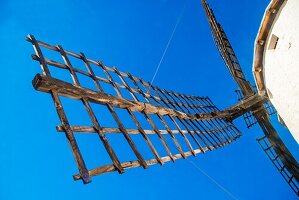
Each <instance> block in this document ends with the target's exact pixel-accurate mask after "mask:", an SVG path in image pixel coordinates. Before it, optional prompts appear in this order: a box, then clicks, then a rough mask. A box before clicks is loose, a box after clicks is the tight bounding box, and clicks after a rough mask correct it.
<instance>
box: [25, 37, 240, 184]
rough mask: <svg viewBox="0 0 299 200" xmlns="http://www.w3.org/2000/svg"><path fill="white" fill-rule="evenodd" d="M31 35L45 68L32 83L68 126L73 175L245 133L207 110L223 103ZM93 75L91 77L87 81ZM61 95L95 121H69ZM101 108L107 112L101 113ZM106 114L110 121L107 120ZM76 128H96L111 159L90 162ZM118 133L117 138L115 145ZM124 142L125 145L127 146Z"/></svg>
mask: <svg viewBox="0 0 299 200" xmlns="http://www.w3.org/2000/svg"><path fill="white" fill-rule="evenodd" d="M27 40H28V41H29V42H31V43H32V45H33V47H34V50H35V53H36V54H35V55H32V58H33V59H34V60H36V61H38V62H39V63H40V66H41V68H42V71H43V74H38V75H36V77H35V78H34V80H33V86H34V88H35V89H36V90H38V91H42V92H46V93H50V94H51V96H52V99H53V101H54V105H55V108H56V111H57V113H58V116H59V119H60V121H61V126H58V127H57V131H59V132H64V133H65V135H66V138H67V140H68V142H69V144H70V147H71V150H72V153H73V155H74V158H75V161H76V163H77V166H78V169H79V173H78V174H76V175H74V179H75V180H79V179H82V180H83V182H84V183H89V182H90V181H91V177H92V176H96V175H100V174H104V173H108V172H113V171H118V172H119V173H123V172H125V170H126V169H130V168H135V167H143V168H144V169H146V168H148V167H149V166H150V165H154V164H160V165H163V164H164V163H166V162H170V161H172V162H175V160H177V159H180V158H184V159H186V158H187V157H188V156H196V155H197V154H199V153H205V152H206V151H209V150H213V149H217V148H220V147H223V146H225V145H228V144H230V143H231V142H233V141H235V140H236V139H237V138H239V137H240V136H241V133H240V131H239V130H238V129H237V128H236V127H235V126H234V125H233V124H232V123H231V122H226V121H225V120H223V119H222V118H217V117H214V118H213V119H211V117H210V115H209V114H210V113H212V112H216V111H218V109H217V107H216V106H215V105H214V104H213V103H212V101H211V100H210V98H208V97H198V96H190V95H183V94H179V93H175V92H169V91H166V90H161V89H160V88H158V87H153V86H152V85H151V84H150V83H148V82H145V81H144V80H142V79H141V78H137V77H135V76H132V75H131V74H130V73H124V72H121V71H119V70H118V69H117V68H110V67H107V66H105V65H104V64H103V63H102V62H99V61H94V60H91V59H89V58H86V57H85V55H84V54H83V53H79V54H77V53H73V52H70V51H67V50H64V49H63V48H62V46H60V45H58V46H53V45H49V44H46V43H44V42H41V41H38V40H36V39H35V38H34V36H32V35H29V36H28V37H27ZM49 52H50V54H47V53H49ZM53 54H55V55H56V57H55V59H54V60H53V58H51V57H48V56H49V55H53ZM47 55H48V56H47ZM57 55H58V58H57ZM73 61H74V62H73ZM82 66H83V67H82ZM57 69H59V70H61V73H59V74H58V75H60V74H63V73H64V74H66V75H65V76H63V77H61V76H57V73H56V74H55V73H54V72H55V70H57ZM67 77H69V78H67ZM83 77H84V79H81V78H83ZM81 80H85V81H81ZM88 81H89V82H90V83H91V84H87V82H88ZM62 97H67V99H72V100H75V101H77V102H79V103H81V107H83V108H84V109H85V110H86V113H87V114H88V116H89V119H90V123H91V125H87V124H86V125H85V124H84V125H83V126H78V124H72V123H71V121H70V120H69V115H68V114H67V113H66V111H65V109H64V106H65V104H64V103H63V101H62ZM96 108H101V109H105V110H106V111H107V112H106V113H105V115H104V114H102V113H98V112H96V111H97V109H96ZM78 109H79V107H78ZM83 114H84V113H82V115H83ZM99 115H100V116H99ZM103 115H104V116H103ZM123 116H125V118H124V119H123V120H122V117H123ZM109 118H111V121H112V122H114V123H113V126H112V127H106V126H103V125H102V124H103V123H104V122H105V121H107V120H108V119H109ZM77 134H87V135H90V134H96V135H98V136H99V141H101V143H102V145H103V147H104V149H105V151H106V153H107V154H108V156H109V157H110V160H109V162H110V163H107V164H103V165H100V166H97V167H95V168H92V169H89V167H88V166H87V164H86V162H85V160H84V159H83V155H82V153H81V151H80V148H79V144H78V142H77V140H76V136H77ZM137 136H140V139H139V140H136V137H137ZM116 139H117V141H118V143H117V144H118V145H115V143H114V145H113V144H112V142H113V140H114V141H115V140H116ZM141 141H143V144H144V145H141V144H140V143H141ZM120 143H121V144H120ZM125 144H126V145H127V149H125V147H123V146H124V145H125ZM119 146H121V147H119ZM118 147H119V148H121V149H119V148H118ZM116 150H117V151H116ZM141 150H142V151H141ZM144 151H145V153H143V152H144ZM117 152H118V153H117ZM119 152H126V154H129V156H130V160H124V159H123V158H122V156H123V154H121V153H119ZM130 152H131V153H130ZM120 154H121V155H120ZM149 154H150V156H149Z"/></svg>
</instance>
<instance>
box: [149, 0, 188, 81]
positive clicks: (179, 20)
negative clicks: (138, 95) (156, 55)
mask: <svg viewBox="0 0 299 200" xmlns="http://www.w3.org/2000/svg"><path fill="white" fill-rule="evenodd" d="M186 4H187V0H186V1H185V4H184V7H183V9H182V11H181V13H180V15H179V16H178V18H177V20H176V23H175V26H174V28H173V30H172V33H171V35H170V37H169V40H168V42H167V44H166V47H165V49H164V51H163V54H162V56H161V59H160V61H159V64H158V66H157V68H156V71H155V74H154V76H153V78H152V81H151V85H153V82H154V81H155V78H156V76H157V74H158V71H159V69H160V67H161V64H162V62H163V60H164V57H165V55H166V52H167V51H168V48H169V46H170V43H171V42H172V39H173V36H174V34H175V32H176V30H177V27H178V25H179V23H180V22H181V20H182V17H183V15H184V13H185V10H186Z"/></svg>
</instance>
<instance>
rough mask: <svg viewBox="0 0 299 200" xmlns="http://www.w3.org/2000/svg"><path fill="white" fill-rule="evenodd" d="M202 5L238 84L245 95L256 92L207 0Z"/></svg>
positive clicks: (222, 53) (216, 42)
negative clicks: (246, 77)
mask: <svg viewBox="0 0 299 200" xmlns="http://www.w3.org/2000/svg"><path fill="white" fill-rule="evenodd" d="M201 2H202V5H203V7H204V10H205V13H206V15H207V17H208V21H209V24H210V27H211V30H212V35H213V38H214V41H215V44H216V47H217V49H218V51H219V52H220V54H221V57H222V59H223V61H224V63H225V65H226V66H227V68H228V70H229V72H230V74H231V75H232V77H233V78H234V80H235V81H236V83H237V84H238V86H239V88H240V90H241V92H242V93H243V95H244V96H245V97H248V96H251V95H253V94H254V91H253V88H252V86H251V84H250V82H248V81H247V80H246V79H245V76H244V74H243V71H242V69H241V67H240V64H239V61H238V59H237V57H236V55H235V52H234V50H233V48H232V46H231V44H230V42H229V40H228V38H227V36H226V34H225V32H224V30H223V29H222V27H221V25H220V24H219V23H218V22H217V20H216V17H215V15H214V12H213V10H212V9H211V8H210V7H209V5H208V4H207V2H206V0H202V1H201Z"/></svg>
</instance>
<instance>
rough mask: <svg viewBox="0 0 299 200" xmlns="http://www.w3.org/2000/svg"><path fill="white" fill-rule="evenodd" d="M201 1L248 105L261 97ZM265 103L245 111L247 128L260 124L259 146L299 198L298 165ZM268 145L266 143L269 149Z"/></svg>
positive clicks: (217, 43) (221, 51) (218, 43)
mask: <svg viewBox="0 0 299 200" xmlns="http://www.w3.org/2000/svg"><path fill="white" fill-rule="evenodd" d="M201 2H202V5H203V8H204V10H205V13H206V15H207V18H208V21H209V24H210V27H211V30H212V35H213V38H214V40H215V43H216V46H217V49H218V51H219V52H220V54H221V56H222V58H223V60H224V62H225V65H226V66H227V68H228V70H229V72H230V73H231V75H232V77H233V79H234V80H235V82H236V83H237V85H238V86H239V89H240V91H241V96H242V97H244V99H243V98H242V100H243V101H242V102H246V101H245V100H246V99H249V98H251V96H260V95H259V94H257V93H256V92H255V91H254V89H253V87H252V86H251V84H250V83H249V81H247V80H246V78H245V76H244V74H243V72H242V69H241V67H240V64H239V62H238V59H237V57H236V55H235V53H234V51H233V48H232V46H231V44H230V42H229V40H228V38H227V36H226V34H225V32H224V30H223V29H222V27H221V25H220V24H219V23H218V22H217V20H216V17H215V15H214V13H213V10H212V9H211V8H210V7H209V5H208V3H207V2H206V0H202V1H201ZM264 98H266V97H264ZM242 102H241V103H240V104H241V105H240V104H239V108H242V107H243V106H242ZM247 102H248V101H247ZM264 104H265V102H263V101H258V102H254V103H253V104H252V105H251V106H249V109H247V110H246V113H247V115H246V116H245V118H247V117H248V118H247V120H248V124H247V125H248V126H252V125H253V124H255V123H258V124H259V125H260V127H261V128H262V130H263V132H264V135H265V136H264V137H263V138H262V139H260V140H258V141H259V144H260V145H261V147H262V148H263V150H264V151H265V153H266V154H267V155H268V157H269V158H270V159H271V161H272V162H273V163H274V164H275V166H276V167H277V166H279V167H277V169H278V170H279V172H280V173H281V174H282V175H283V177H284V178H285V180H286V181H287V182H288V184H289V185H290V186H291V188H292V189H293V190H294V191H295V193H296V194H297V195H298V196H299V189H298V186H299V165H298V162H297V161H296V159H295V158H294V157H293V156H292V154H291V153H290V151H289V150H288V149H287V147H286V146H285V144H284V143H283V141H282V140H281V139H280V137H279V135H278V134H277V132H276V131H275V129H274V127H273V126H272V124H271V122H270V119H269V114H268V112H267V107H265V105H264ZM266 106H267V104H266ZM248 112H249V113H251V114H252V115H253V118H251V117H252V116H250V114H249V115H248ZM240 113H241V114H242V115H243V114H244V110H243V111H242V109H240ZM246 113H245V114H246ZM235 116H236V117H239V116H240V115H238V114H235ZM236 117H235V118H236ZM226 118H229V117H226ZM230 119H231V120H233V119H234V118H230ZM265 144H267V145H266V147H265ZM270 151H271V152H272V154H273V155H274V157H271V156H269V155H270V154H269V152H270ZM277 163H280V165H277ZM285 174H287V175H285Z"/></svg>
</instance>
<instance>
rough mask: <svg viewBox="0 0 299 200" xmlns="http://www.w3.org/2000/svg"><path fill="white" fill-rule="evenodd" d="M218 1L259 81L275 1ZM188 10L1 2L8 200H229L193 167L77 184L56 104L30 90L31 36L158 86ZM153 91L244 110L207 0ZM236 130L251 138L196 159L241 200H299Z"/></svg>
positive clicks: (192, 14)
mask: <svg viewBox="0 0 299 200" xmlns="http://www.w3.org/2000/svg"><path fill="white" fill-rule="evenodd" d="M209 2H210V4H211V6H212V8H214V10H215V13H216V15H217V17H218V18H219V21H220V22H221V23H222V25H223V27H224V29H225V30H226V32H227V35H228V37H229V38H230V40H231V43H232V45H233V47H234V49H235V51H236V53H237V56H238V58H239V61H240V63H241V65H242V67H243V69H244V72H245V74H246V75H247V77H248V78H249V79H250V80H252V74H251V67H252V57H253V44H254V39H255V36H256V33H257V30H258V27H259V24H260V21H261V18H262V15H263V13H264V10H265V8H266V6H267V4H268V3H269V0H242V1H239V0H218V1H216V0H210V1H209ZM183 5H184V1H183V0H180V1H179V0H151V1H145V0H143V1H140V0H139V1H138V0H126V1H124V0H122V1H121V0H118V1H117V0H99V1H87V0H86V1H79V0H52V1H46V0H43V1H37V0H26V1H23V0H1V1H0V24H1V25H0V44H1V50H0V51H1V54H0V55H1V56H0V66H1V73H0V76H1V78H0V83H1V98H0V101H1V104H0V105H1V121H0V124H1V133H0V134H1V140H0V171H1V178H0V199H1V200H19V199H30V200H40V199H43V200H52V199H53V200H54V199H55V200H65V199H73V200H75V199H204V198H209V199H230V197H229V196H228V195H227V194H226V193H224V192H223V191H222V190H221V189H219V187H217V186H216V185H215V184H214V183H212V182H211V181H210V180H209V179H208V178H207V177H206V176H204V175H203V174H202V173H200V172H199V171H198V170H197V169H196V168H195V167H194V166H193V165H191V164H190V163H189V162H187V161H184V160H179V161H177V162H176V163H175V164H172V163H170V164H166V165H165V166H163V167H160V166H153V167H150V169H148V170H143V169H141V168H139V169H132V170H128V171H126V173H125V174H123V175H119V174H118V173H110V174H106V175H103V176H98V177H94V178H93V182H92V183H91V184H88V185H83V184H82V182H80V181H79V182H74V181H73V179H72V174H75V173H77V168H76V165H75V162H74V160H73V157H72V155H71V151H70V149H69V146H68V144H67V141H66V139H65V136H64V135H63V134H61V133H57V132H56V130H55V126H56V125H59V120H58V116H57V114H56V111H55V109H54V105H53V102H52V100H51V97H50V95H48V94H44V93H40V92H36V91H35V90H34V89H33V87H32V85H31V80H32V79H33V77H34V75H35V74H36V73H40V72H41V70H40V68H39V65H38V63H37V62H35V61H33V60H31V57H30V55H31V54H32V53H33V49H32V47H31V45H30V44H29V43H28V42H26V41H25V36H26V35H27V34H33V35H35V37H36V38H37V39H40V40H42V41H45V42H48V43H52V44H61V45H63V47H64V48H65V49H68V50H72V51H75V52H81V51H82V52H84V53H85V54H86V56H88V57H91V58H93V59H101V60H102V61H103V62H104V63H105V64H106V65H108V66H117V67H118V68H119V69H120V70H121V71H129V72H131V73H132V74H133V75H136V76H139V77H143V78H144V79H145V80H148V81H150V80H151V79H152V76H153V74H154V72H155V69H156V66H157V64H158V62H159V59H160V57H161V55H162V52H163V50H164V48H165V45H166V43H167V40H168V38H169V36H170V34H171V31H172V28H173V26H174V24H175V21H176V19H177V16H178V15H179V13H180V11H181V9H182V7H183ZM154 85H158V86H159V87H161V88H165V89H169V90H175V91H178V92H181V93H186V94H194V95H199V96H210V97H211V98H212V100H213V101H214V102H215V103H216V105H218V106H219V107H220V108H225V107H228V106H230V105H232V104H233V103H235V102H236V96H235V94H234V90H235V89H236V87H237V86H236V85H235V83H234V82H233V80H232V79H231V78H230V76H229V73H228V72H227V70H226V68H225V66H224V65H223V62H222V60H221V58H220V56H219V54H218V52H217V51H216V48H215V46H214V44H213V40H212V37H211V34H210V30H209V26H208V23H207V20H206V18H205V16H204V12H203V9H202V7H201V6H200V1H199V0H187V7H186V12H185V13H184V16H183V18H182V21H181V23H180V24H179V26H178V29H177V32H176V33H175V35H174V38H173V42H172V43H171V44H170V47H169V51H168V52H167V54H166V56H165V59H164V62H163V63H162V65H161V68H160V71H159V73H158V75H157V77H156V80H155V82H154ZM70 109H73V110H74V107H71V108H70ZM78 113H79V112H78ZM76 114H77V113H76V112H75V113H73V114H72V116H73V117H75V118H76V119H77V120H78V121H80V120H81V118H80V116H78V115H76ZM274 120H275V117H274ZM236 124H237V125H238V127H239V128H240V129H241V130H242V132H243V133H244V136H243V137H241V138H240V139H239V140H238V141H237V142H235V143H234V144H232V145H230V146H227V147H226V148H223V149H220V150H216V151H212V152H209V153H207V154H205V155H199V156H197V157H195V158H189V159H190V160H191V161H193V162H194V163H196V164H197V165H198V166H200V167H201V168H202V169H203V170H204V171H205V172H206V173H207V174H209V175H210V176H211V177H213V178H214V179H215V180H217V181H218V182H219V183H220V184H221V185H222V186H224V187H225V188H226V189H228V190H229V191H230V192H231V193H232V194H233V195H234V196H236V197H237V198H238V199H248V200H249V199H285V200H286V199H296V196H295V194H294V193H293V191H291V189H290V188H289V187H288V185H287V184H286V183H285V181H284V180H283V178H282V177H281V176H280V174H279V173H278V172H277V170H276V169H275V167H274V166H273V165H272V164H271V163H270V161H269V160H268V158H267V157H266V155H265V154H264V153H263V152H262V150H261V149H260V147H259V146H258V143H257V142H256V140H255V139H256V138H257V137H259V136H260V135H261V130H260V129H259V128H258V127H254V128H252V129H250V130H247V129H246V128H245V125H244V123H243V121H242V120H239V121H237V122H236ZM277 129H278V130H279V133H280V134H281V136H282V138H283V139H284V140H285V141H286V143H287V145H288V147H289V148H290V150H291V151H292V152H293V153H294V154H295V156H296V157H297V158H299V152H298V144H297V143H296V142H295V141H294V140H293V139H292V137H291V136H290V134H289V133H288V132H287V131H286V130H285V129H284V128H283V127H282V126H280V125H278V124H277ZM93 139H94V137H93V138H91V139H90V138H86V137H82V138H81V142H82V143H83V146H84V147H85V148H88V147H89V148H90V149H89V150H90V151H87V150H86V152H88V154H87V155H86V156H87V157H88V158H89V159H92V158H100V156H101V152H100V151H98V150H97V148H98V147H97V145H101V143H100V142H98V141H97V142H98V143H97V142H94V140H93ZM96 140H97V138H96ZM96 150H97V151H96ZM90 152H92V153H90ZM83 153H85V150H84V152H83Z"/></svg>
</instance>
